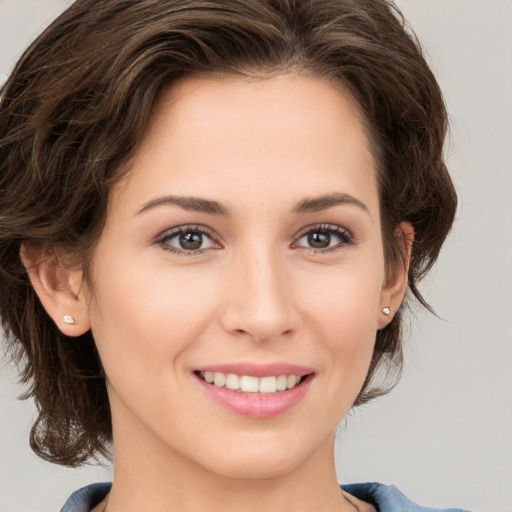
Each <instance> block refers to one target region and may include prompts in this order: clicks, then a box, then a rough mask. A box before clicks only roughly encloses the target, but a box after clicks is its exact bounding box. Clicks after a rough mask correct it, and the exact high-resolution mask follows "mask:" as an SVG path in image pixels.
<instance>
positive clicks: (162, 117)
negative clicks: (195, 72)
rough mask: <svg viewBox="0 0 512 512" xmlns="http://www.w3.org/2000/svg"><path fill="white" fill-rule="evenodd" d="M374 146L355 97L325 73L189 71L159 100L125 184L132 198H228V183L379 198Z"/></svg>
mask: <svg viewBox="0 0 512 512" xmlns="http://www.w3.org/2000/svg"><path fill="white" fill-rule="evenodd" d="M370 146H371V145H370V140H369V137H368V136H367V131H366V128H365V124H364V122H363V120H362V115H361V113H360V112H359V109H358V107H357V105H356V103H355V102H354V101H353V100H352V98H351V97H350V96H349V95H348V94H346V93H344V92H343V90H342V89H341V88H340V87H335V86H333V85H332V84H331V83H330V82H329V81H327V80H323V79H318V78H311V77H304V76H300V75H297V74H291V73H290V74H285V75H278V76H273V77H271V78H255V79H247V78H218V79H211V78H188V79H184V80H182V81H180V82H179V83H177V84H175V85H174V86H172V87H170V88H168V89H166V90H164V91H163V92H162V93H161V95H160V97H159V98H158V100H157V101H156V103H155V107H154V110H153V114H152V118H151V120H150V123H149V126H148V129H147V132H146V134H145V136H144V138H143V140H142V142H141V144H140V146H139V149H138V151H137V153H136V155H135V157H134V159H133V161H132V166H131V171H130V172H129V173H128V174H127V176H126V179H125V180H123V182H122V183H121V187H122V188H124V196H125V197H126V194H128V195H130V196H138V197H139V198H142V196H144V195H146V196H149V195H151V194H157V193H158V191H159V189H162V188H166V187H167V188H169V189H172V190H168V192H173V193H180V194H183V195H193V196H197V195H201V196H204V197H209V196H211V195H212V193H215V194H217V195H218V196H223V195H226V198H225V199H226V202H228V203H229V202H230V201H232V200H233V197H227V194H225V192H226V190H225V189H226V187H227V186H228V185H229V188H230V189H233V188H237V189H238V190H239V191H240V193H244V194H245V197H249V196H250V195H254V194H258V193H259V194H260V195H261V197H262V198H263V197H264V196H267V197H271V196H273V197H275V198H276V199H278V197H279V195H280V196H281V197H282V198H283V197H285V196H286V197H290V201H291V200H294V201H295V200H296V199H297V197H294V196H297V195H303V196H304V194H305V193H306V192H308V193H309V194H310V195H317V194H325V193H326V192H328V191H329V189H333V190H334V191H341V192H345V193H351V194H353V195H356V196H357V195H364V196H366V198H367V200H368V197H369V196H370V195H372V198H371V199H372V201H373V200H375V199H376V193H375V192H376V176H375V162H374V158H373V155H372V151H371V147H370ZM219 185H223V187H224V189H223V188H222V187H221V186H219ZM340 189H343V190H340ZM251 193H252V194H251ZM373 196H375V197H373ZM216 199H220V200H223V198H222V197H217V198H216Z"/></svg>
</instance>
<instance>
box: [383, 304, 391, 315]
mask: <svg viewBox="0 0 512 512" xmlns="http://www.w3.org/2000/svg"><path fill="white" fill-rule="evenodd" d="M381 311H382V313H383V314H384V315H386V316H389V315H391V309H389V308H388V307H387V306H386V307H385V308H382V310H381Z"/></svg>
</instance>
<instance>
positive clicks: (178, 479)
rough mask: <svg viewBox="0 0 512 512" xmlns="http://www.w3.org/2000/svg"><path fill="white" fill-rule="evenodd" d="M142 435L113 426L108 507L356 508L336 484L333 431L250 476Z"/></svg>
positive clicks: (113, 511)
mask: <svg viewBox="0 0 512 512" xmlns="http://www.w3.org/2000/svg"><path fill="white" fill-rule="evenodd" d="M140 434H141V435H140V436H137V437H136V438H135V439H137V441H136V442H134V441H133V439H134V438H127V437H126V436H124V435H123V432H121V431H120V430H119V429H116V428H114V440H115V451H116V465H115V471H114V484H113V486H112V491H111V493H110V496H109V498H108V507H107V509H106V510H107V512H119V511H123V512H135V511H139V510H147V511H151V512H164V511H165V512H169V511H171V510H180V511H183V512H187V511H194V512H202V511H208V512H215V511H222V512H226V511H227V512H229V511H235V510H236V511H239V510H244V511H245V512H261V510H265V511H267V512H274V511H282V510H287V511H293V510H322V511H332V512H334V511H342V512H348V511H352V512H353V511H354V510H357V508H355V507H354V504H353V503H351V500H350V499H349V497H347V496H345V495H344V494H343V493H341V491H340V488H339V485H338V483H337V479H336V473H335V467H334V455H333V452H334V435H331V436H329V438H328V439H326V440H325V442H324V443H323V444H322V445H321V447H320V449H319V450H317V452H315V453H314V454H312V455H311V457H309V458H308V459H306V461H305V462H303V463H301V464H299V465H297V466H296V467H293V468H292V469H291V470H290V471H287V472H283V473H282V474H276V475H271V476H267V477H266V478H254V479H250V478H235V477H233V476H226V475H222V474H219V473H218V472H212V471H211V470H209V469H207V468H204V467H202V466H200V465H198V464H196V463H194V462H192V461H190V460H189V459H188V458H185V457H182V456H181V455H180V454H178V453H176V452H175V451H171V450H170V449H169V448H168V447H166V446H162V445H161V444H160V443H159V442H158V440H155V439H151V438H148V437H147V436H144V433H143V432H140ZM130 437H131V436H130ZM149 437H150V436H149Z"/></svg>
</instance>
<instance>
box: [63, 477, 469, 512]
mask: <svg viewBox="0 0 512 512" xmlns="http://www.w3.org/2000/svg"><path fill="white" fill-rule="evenodd" d="M111 487H112V484H111V483H108V482H104V483H99V484H92V485H88V486H87V487H83V488H82V489H79V490H78V491H76V492H74V493H73V494H72V495H71V496H70V497H69V499H68V501H66V504H65V505H64V507H62V509H61V511H60V512H90V511H91V510H92V509H93V508H94V507H95V506H96V505H97V504H98V503H100V502H101V501H102V500H103V499H104V498H105V496H106V495H107V494H108V492H109V491H110V488H111ZM341 488H342V489H343V490H344V491H345V492H348V493H349V494H352V496H355V497H356V498H359V499H360V500H363V501H366V502H368V503H371V504H372V505H373V506H374V507H375V508H376V509H377V510H378V511H379V512H433V511H437V512H467V511H464V510H462V509H460V508H446V509H434V508H426V507H420V506H419V505H415V504H414V503H413V502H412V501H410V500H409V499H407V498H406V497H405V496H404V495H403V494H402V493H401V492H400V491H399V490H398V489H397V488H396V487H395V486H394V485H383V484H377V483H366V484H348V485H342V486H341Z"/></svg>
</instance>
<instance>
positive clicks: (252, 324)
mask: <svg viewBox="0 0 512 512" xmlns="http://www.w3.org/2000/svg"><path fill="white" fill-rule="evenodd" d="M276 252H277V251H274V250H272V249H271V248H268V249H262V248H261V247H260V248H259V249H257V250H254V249H253V250H247V251H243V252H242V251H241V252H240V254H238V255H237V256H236V257H235V261H232V262H231V265H230V269H229V271H228V278H227V280H226V300H225V302H224V305H223V308H222V311H221V323H222V327H223V328H224V329H225V330H226V331H228V332H229V333H231V334H234V335H236V336H240V337H245V338H248V339H252V340H254V341H256V342H258V343H263V342H268V341H272V340H278V339H282V338H285V337H289V336H290V335H291V334H292V333H294V332H295V331H296V330H297V328H298V326H299V324H300V316H299V314H298V311H297V309H296V307H295V304H294V297H293V293H292V289H291V288H292V286H291V280H290V279H289V277H290V276H289V275H288V274H289V272H287V269H286V264H285V262H284V261H283V258H282V257H281V258H280V257H279V255H278V254H276Z"/></svg>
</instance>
